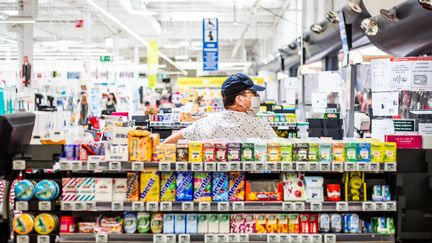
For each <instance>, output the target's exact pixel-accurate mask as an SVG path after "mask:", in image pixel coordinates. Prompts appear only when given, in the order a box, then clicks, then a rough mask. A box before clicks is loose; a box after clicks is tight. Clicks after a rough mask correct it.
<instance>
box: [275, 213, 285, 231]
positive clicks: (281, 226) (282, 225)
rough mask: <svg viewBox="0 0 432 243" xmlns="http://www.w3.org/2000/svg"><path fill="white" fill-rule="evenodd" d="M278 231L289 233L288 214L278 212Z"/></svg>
mask: <svg viewBox="0 0 432 243" xmlns="http://www.w3.org/2000/svg"><path fill="white" fill-rule="evenodd" d="M277 226H278V229H277V232H278V233H288V215H287V214H278V215H277Z"/></svg>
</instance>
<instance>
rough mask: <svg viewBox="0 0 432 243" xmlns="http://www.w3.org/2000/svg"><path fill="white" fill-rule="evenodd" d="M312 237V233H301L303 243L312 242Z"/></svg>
mask: <svg viewBox="0 0 432 243" xmlns="http://www.w3.org/2000/svg"><path fill="white" fill-rule="evenodd" d="M311 239H312V237H311V235H308V234H304V235H301V241H302V243H311Z"/></svg>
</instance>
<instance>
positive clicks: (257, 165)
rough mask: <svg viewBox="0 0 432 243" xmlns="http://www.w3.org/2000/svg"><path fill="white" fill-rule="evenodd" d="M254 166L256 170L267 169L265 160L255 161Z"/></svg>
mask: <svg viewBox="0 0 432 243" xmlns="http://www.w3.org/2000/svg"><path fill="white" fill-rule="evenodd" d="M255 168H256V170H257V171H266V170H267V162H264V163H263V162H255Z"/></svg>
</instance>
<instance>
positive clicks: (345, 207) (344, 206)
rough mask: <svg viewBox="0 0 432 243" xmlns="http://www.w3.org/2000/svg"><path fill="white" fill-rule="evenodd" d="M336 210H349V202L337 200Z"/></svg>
mask: <svg viewBox="0 0 432 243" xmlns="http://www.w3.org/2000/svg"><path fill="white" fill-rule="evenodd" d="M336 211H338V212H346V211H348V203H347V202H337V203H336Z"/></svg>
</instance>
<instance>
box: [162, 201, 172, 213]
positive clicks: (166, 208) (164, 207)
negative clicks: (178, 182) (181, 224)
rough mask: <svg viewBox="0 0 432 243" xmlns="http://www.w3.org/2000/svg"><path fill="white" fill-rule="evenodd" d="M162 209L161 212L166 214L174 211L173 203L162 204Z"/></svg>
mask: <svg viewBox="0 0 432 243" xmlns="http://www.w3.org/2000/svg"><path fill="white" fill-rule="evenodd" d="M160 207H161V211H164V212H167V211H172V202H161V203H160Z"/></svg>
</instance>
